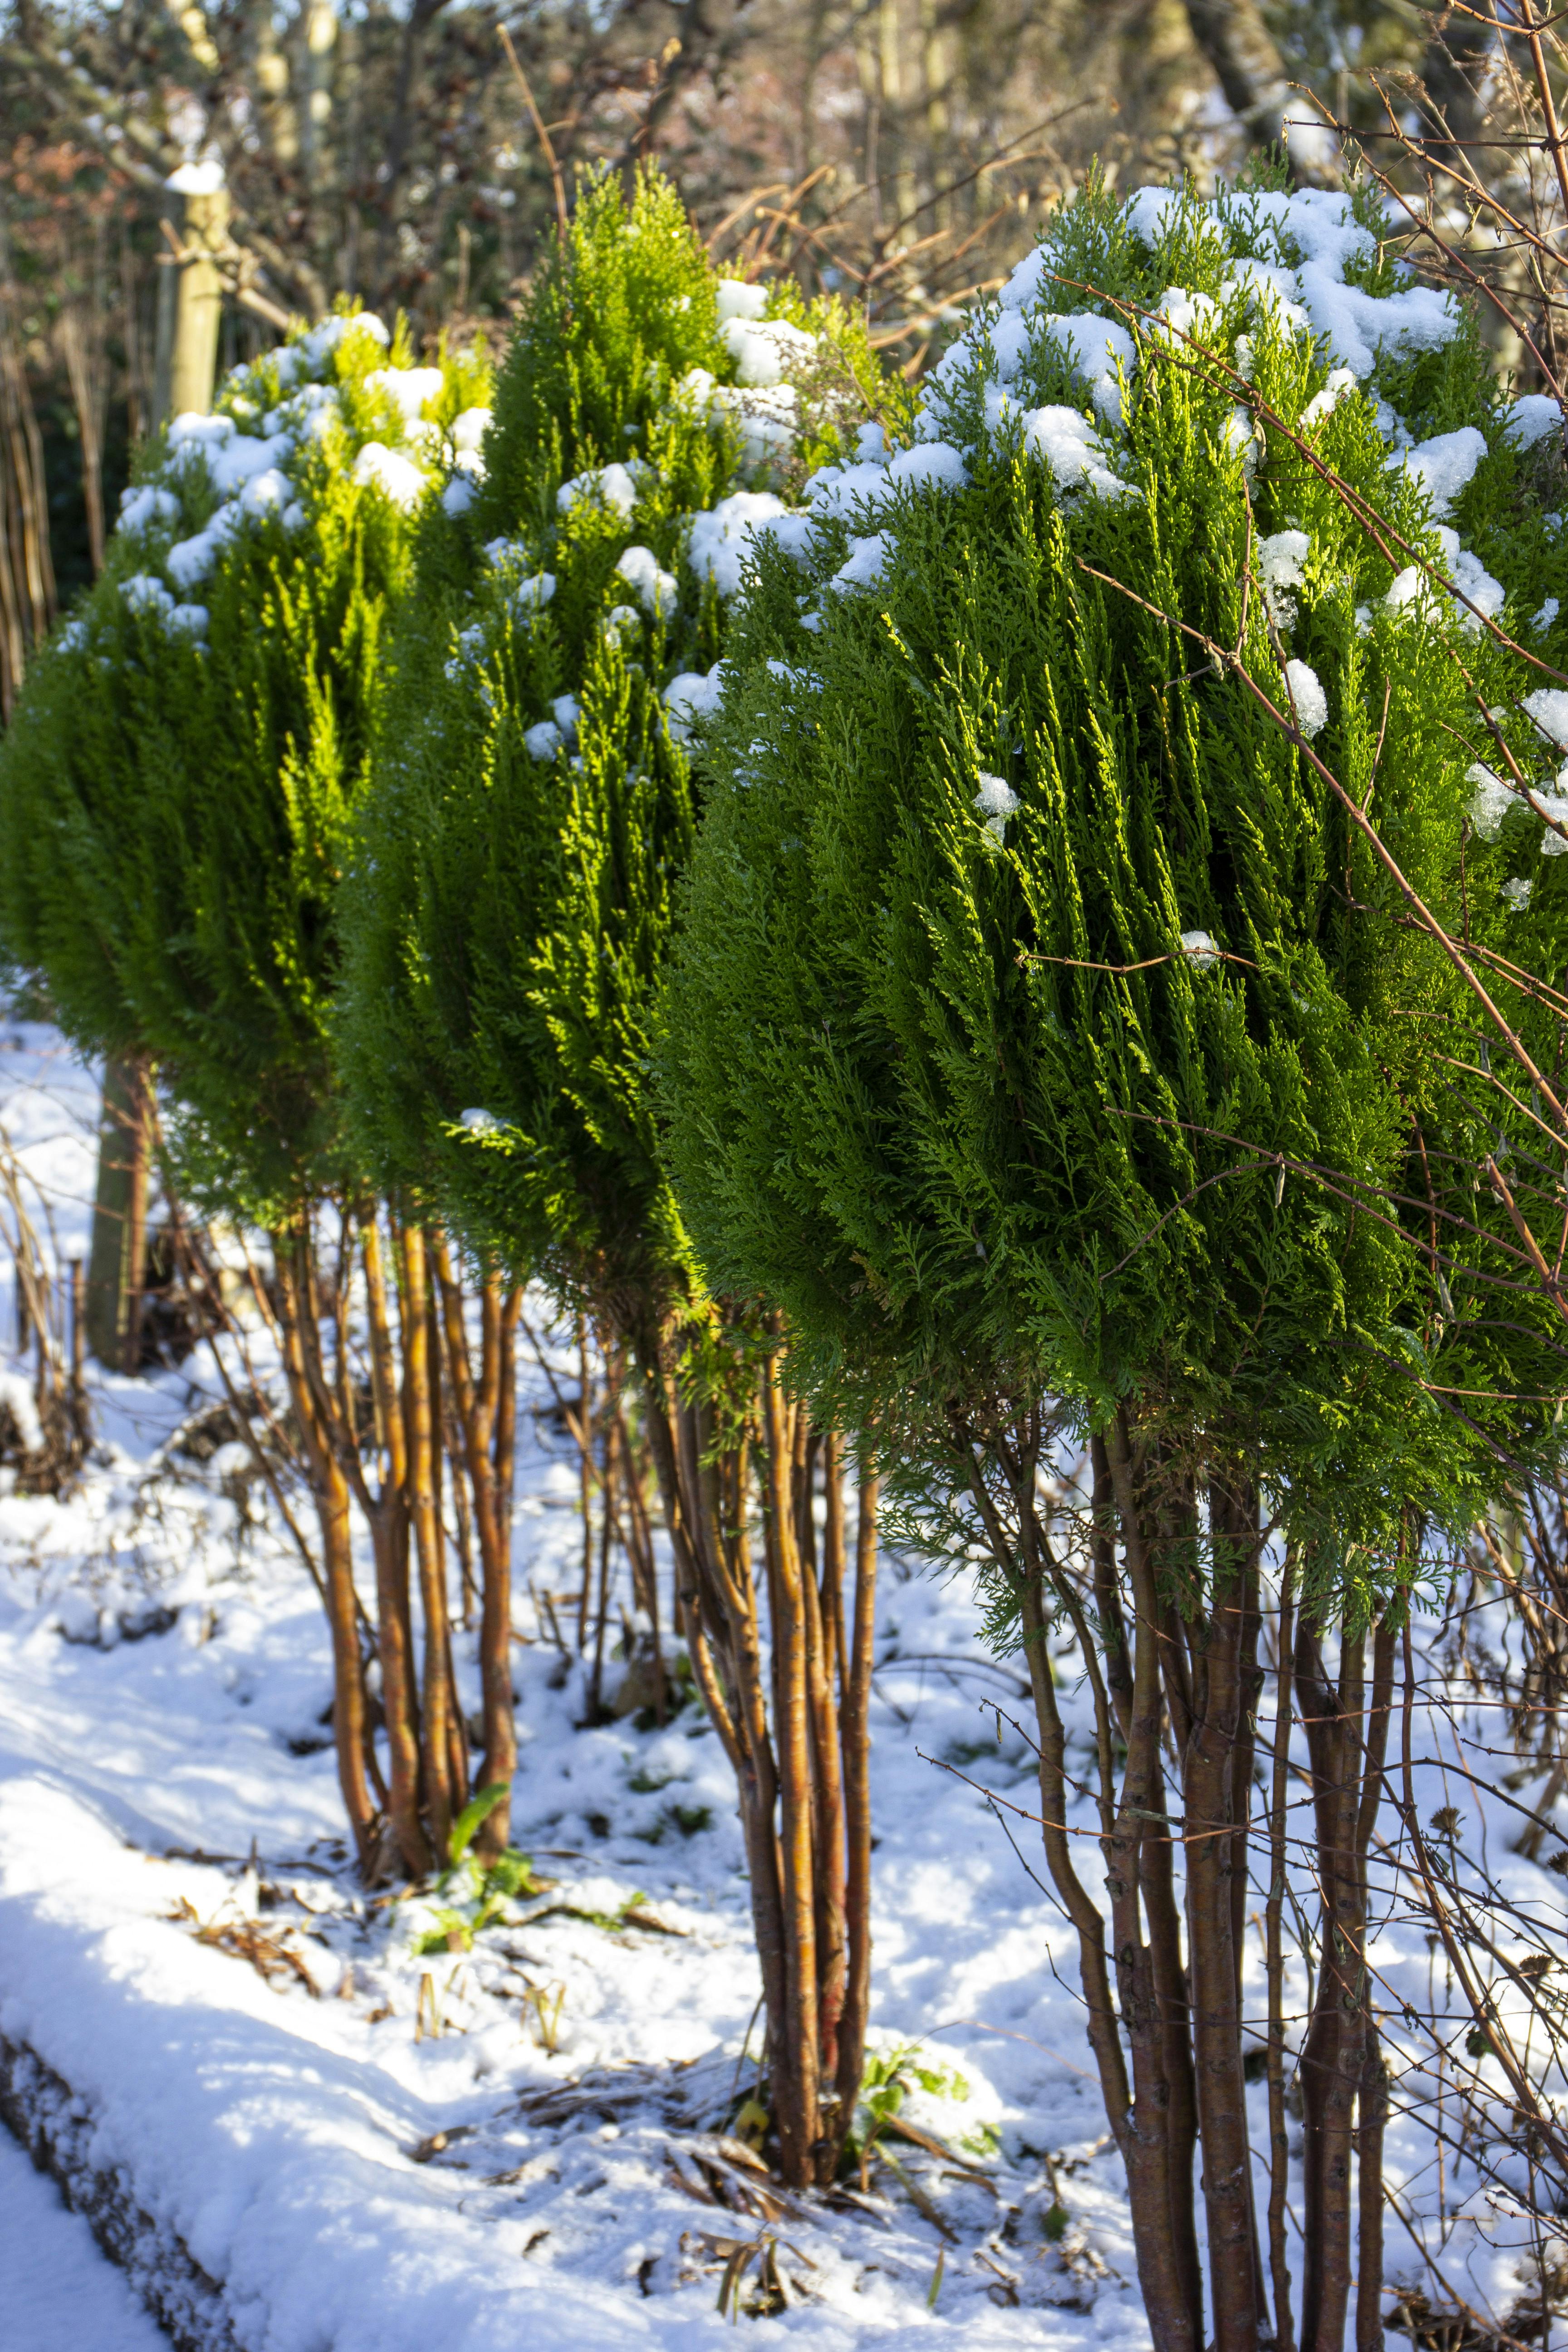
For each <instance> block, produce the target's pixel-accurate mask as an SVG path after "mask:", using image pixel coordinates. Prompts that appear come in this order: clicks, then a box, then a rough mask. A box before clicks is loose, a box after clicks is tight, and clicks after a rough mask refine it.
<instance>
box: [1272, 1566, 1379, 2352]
mask: <svg viewBox="0 0 1568 2352" xmlns="http://www.w3.org/2000/svg"><path fill="white" fill-rule="evenodd" d="M1294 1615H1295V1561H1294V1558H1293V1556H1292V1555H1290V1554H1289V1553H1288V1554H1287V1556H1286V1560H1285V1573H1284V1576H1283V1578H1282V1579H1281V1580H1280V1586H1279V1667H1278V1671H1277V1674H1276V1676H1275V1683H1274V1694H1275V1696H1274V1769H1273V1776H1272V1783H1271V1788H1270V1792H1269V1809H1268V1906H1267V1916H1266V1921H1265V1930H1264V1932H1265V1935H1266V1937H1267V1939H1268V2267H1269V2274H1270V2277H1271V2279H1272V2282H1273V2287H1274V2328H1275V2340H1276V2342H1277V2344H1278V2346H1279V2352H1294V2343H1293V2333H1292V2326H1291V2316H1290V2265H1289V2258H1288V2254H1287V2249H1286V2238H1285V2206H1286V2199H1287V2196H1288V2194H1289V2184H1290V2137H1289V2132H1288V2130H1287V2129H1286V2125H1285V1947H1284V1925H1285V1868H1286V1853H1287V1846H1286V1832H1287V1827H1288V1822H1289V1799H1290V1700H1291V1669H1292V1666H1293V1664H1294V1656H1293V1651H1292V1643H1293V1641H1294V1632H1295V1627H1294ZM1379 2193H1380V2195H1381V2189H1380V2192H1379Z"/></svg>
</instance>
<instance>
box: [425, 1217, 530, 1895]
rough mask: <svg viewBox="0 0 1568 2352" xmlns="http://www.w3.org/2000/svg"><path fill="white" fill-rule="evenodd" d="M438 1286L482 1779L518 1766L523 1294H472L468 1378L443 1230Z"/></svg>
mask: <svg viewBox="0 0 1568 2352" xmlns="http://www.w3.org/2000/svg"><path fill="white" fill-rule="evenodd" d="M434 1256H435V1263H436V1277H437V1289H438V1291H439V1293H440V1299H441V1309H442V1317H443V1321H444V1324H445V1328H446V1333H447V1370H448V1378H449V1380H450V1381H451V1384H452V1391H453V1409H454V1411H455V1412H456V1415H457V1420H458V1427H459V1429H460V1430H461V1433H462V1443H463V1450H464V1461H465V1463H466V1465H467V1469H468V1487H469V1491H470V1493H471V1494H472V1496H473V1506H474V1525H475V1528H476V1530H477V1533H478V1536H479V1569H480V1577H481V1583H482V1594H481V1602H480V1616H479V1685H480V1691H481V1706H482V1713H483V1728H484V1757H483V1760H482V1762H481V1764H480V1766H479V1777H480V1780H481V1783H482V1785H483V1786H484V1787H486V1788H490V1787H493V1786H494V1785H495V1783H496V1782H497V1781H501V1780H504V1781H506V1782H508V1783H509V1784H510V1780H511V1779H512V1776H513V1774H514V1772H515V1771H516V1769H517V1723H516V1717H515V1715H514V1711H513V1705H512V1695H511V1489H512V1458H513V1447H514V1444H515V1430H516V1416H517V1403H516V1398H517V1372H516V1362H517V1319H518V1316H519V1313H520V1312H521V1305H522V1295H521V1292H520V1291H517V1290H512V1291H510V1292H507V1293H506V1294H504V1295H503V1293H502V1291H501V1288H500V1284H499V1282H497V1281H496V1280H495V1278H494V1277H493V1276H491V1277H490V1279H489V1280H488V1281H487V1282H486V1284H485V1286H484V1290H483V1293H482V1295H481V1302H480V1315H481V1340H480V1362H479V1381H478V1383H477V1384H476V1382H475V1380H474V1377H473V1370H472V1366H471V1364H470V1362H469V1358H468V1333H467V1331H466V1329H465V1328H464V1323H463V1294H462V1290H461V1287H460V1286H459V1285H458V1280H457V1278H456V1276H455V1274H454V1272H453V1268H452V1262H451V1256H450V1254H449V1252H448V1250H447V1244H446V1242H445V1240H443V1239H441V1238H439V1237H437V1240H436V1243H435V1247H434ZM510 1822H511V1802H510V1796H509V1797H508V1798H505V1799H503V1800H502V1801H501V1802H500V1804H499V1805H497V1807H496V1809H495V1811H493V1812H492V1813H491V1814H490V1815H489V1819H488V1820H487V1821H486V1822H485V1823H484V1824H483V1826H482V1828H481V1829H480V1831H479V1837H478V1839H477V1840H476V1844H477V1846H478V1850H479V1853H480V1854H481V1855H484V1856H487V1857H489V1858H490V1859H492V1860H493V1859H494V1857H495V1855H496V1854H498V1853H500V1852H501V1851H502V1850H503V1849H504V1847H505V1846H506V1844H507V1843H508V1841H509V1839H510V1834H511V1830H510Z"/></svg>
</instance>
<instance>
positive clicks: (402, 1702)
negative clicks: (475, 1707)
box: [363, 1217, 430, 1878]
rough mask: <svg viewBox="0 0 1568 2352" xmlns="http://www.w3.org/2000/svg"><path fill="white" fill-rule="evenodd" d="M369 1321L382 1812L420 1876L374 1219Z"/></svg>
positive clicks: (406, 1617) (367, 1502) (404, 1470)
mask: <svg viewBox="0 0 1568 2352" xmlns="http://www.w3.org/2000/svg"><path fill="white" fill-rule="evenodd" d="M363 1252H364V1274H365V1294H366V1301H367V1305H368V1308H369V1320H370V1355H371V1380H372V1383H373V1386H374V1391H375V1403H376V1417H377V1421H378V1423H379V1425H380V1431H381V1438H382V1444H383V1447H384V1452H385V1456H386V1475H385V1476H384V1479H383V1481H382V1484H381V1490H380V1494H379V1496H377V1497H376V1498H374V1500H373V1499H372V1498H371V1496H369V1494H368V1492H367V1493H366V1494H365V1496H363V1507H364V1508H365V1513H366V1517H368V1518H369V1521H370V1532H371V1543H372V1547H373V1549H374V1555H375V1596H376V1615H377V1621H378V1624H377V1647H378V1650H379V1652H380V1657H381V1705H382V1713H383V1715H384V1717H385V1722H386V1746H387V1767H388V1769H387V1811H388V1813H389V1814H390V1816H391V1821H392V1826H393V1831H394V1832H395V1836H396V1839H397V1844H398V1850H399V1852H400V1853H401V1854H402V1856H403V1864H404V1867H405V1870H407V1871H408V1873H409V1874H410V1875H411V1876H412V1877H416V1878H422V1877H423V1876H424V1875H425V1874H426V1871H427V1870H428V1869H429V1867H430V1846H429V1842H428V1840H427V1839H426V1835H425V1829H424V1824H423V1822H422V1821H421V1819H420V1803H419V1799H420V1789H419V1703H418V1696H417V1693H416V1688H415V1681H414V1631H413V1624H412V1620H411V1612H410V1608H409V1594H408V1502H407V1496H408V1454H407V1447H406V1445H405V1442H404V1422H403V1413H402V1411H401V1406H400V1401H399V1398H398V1394H397V1381H396V1360H395V1350H394V1347H393V1340H392V1322H391V1318H390V1316H389V1314H388V1311H387V1297H386V1277H385V1271H384V1266H383V1264H382V1254H381V1235H380V1233H379V1231H378V1229H377V1225H376V1223H375V1220H374V1217H372V1218H369V1219H367V1221H366V1223H365V1226H364V1234H363Z"/></svg>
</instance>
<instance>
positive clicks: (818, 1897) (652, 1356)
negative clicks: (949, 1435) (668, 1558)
mask: <svg viewBox="0 0 1568 2352" xmlns="http://www.w3.org/2000/svg"><path fill="white" fill-rule="evenodd" d="M631 1338H632V1342H633V1347H634V1353H635V1354H636V1356H637V1360H639V1361H640V1362H641V1364H642V1366H643V1369H644V1379H645V1415H644V1421H645V1428H646V1431H647V1443H648V1451H649V1454H651V1456H652V1459H653V1464H654V1469H655V1473H656V1475H657V1478H658V1487H659V1492H660V1497H661V1500H662V1503H663V1506H664V1510H665V1516H666V1521H667V1524H668V1528H669V1531H670V1538H671V1542H672V1546H673V1549H674V1552H675V1560H676V1595H677V1608H678V1619H679V1622H680V1624H681V1626H682V1628H683V1630H684V1632H685V1635H686V1640H687V1643H688V1647H689V1652H690V1657H691V1664H692V1670H693V1673H694V1675H695V1676H696V1679H697V1683H698V1686H699V1688H700V1691H701V1693H702V1696H703V1700H704V1703H705V1705H706V1706H707V1707H708V1710H709V1713H710V1717H711V1718H712V1720H713V1723H714V1726H715V1728H716V1729H717V1731H718V1733H719V1737H720V1738H721V1742H722V1744H723V1747H724V1750H725V1753H726V1755H727V1756H728V1757H729V1759H730V1762H731V1767H732V1769H733V1770H734V1773H735V1779H736V1786H737V1792H738V1795H739V1800H740V1815H741V1824H742V1835H743V1837H744V1840H745V1845H746V1856H747V1864H748V1870H749V1875H750V1879H751V1892H752V1926H753V1930H754V1933H755V1937H756V1944H757V1958H758V1964H759V1967H760V1969H761V1972H762V1979H763V2002H764V2006H765V2009H766V2012H767V2049H768V2083H769V2093H770V2100H771V2105H772V2111H773V2126H774V2128H775V2130H776V2133H777V2137H778V2147H779V2158H778V2162H779V2170H780V2172H781V2173H782V2175H783V2176H784V2179H786V2180H787V2181H789V2182H790V2183H791V2184H792V2185H795V2186H798V2187H808V2186H810V2185H811V2184H812V2183H814V2182H816V2183H817V2184H826V2182H828V2181H830V2180H831V2179H832V2178H833V2177H834V2174H835V2172H836V2171H837V2165H838V2160H839V2158H840V2155H841V2153H842V2150H843V2146H844V2139H845V2135H846V2133H847V2130H848V2128H849V2126H850V2124H851V2123H852V2121H853V2117H854V2107H855V2100H856V2097H857V2095H858V2091H859V2087H860V2081H861V2075H862V2072H863V2066H864V2045H865V2030H866V2016H867V2009H868V1988H869V1971H870V1923H869V1910H870V1903H869V1878H870V1797H869V1781H868V1730H867V1707H868V1698H869V1689H870V1672H871V1635H872V1616H871V1612H872V1605H873V1601H874V1596H875V1565H876V1489H875V1486H874V1483H873V1482H871V1481H870V1480H866V1481H865V1482H864V1483H863V1485H862V1488H861V1496H860V1517H859V1527H858V1537H857V1545H856V1566H857V1574H856V1591H855V1594H854V1599H853V1606H852V1610H851V1612H850V1622H851V1623H852V1626H853V1636H852V1640H853V1648H852V1651H851V1654H850V1655H849V1657H848V1658H846V1655H845V1647H846V1640H847V1631H846V1626H845V1608H844V1595H843V1583H844V1577H845V1572H846V1568H847V1560H846V1558H845V1538H844V1527H843V1514H842V1509H841V1507H840V1506H838V1505H837V1504H835V1502H834V1499H833V1496H832V1492H831V1485H832V1480H833V1478H835V1477H837V1475H839V1471H838V1466H837V1465H838V1464H839V1461H840V1459H841V1456H840V1453H839V1448H838V1446H837V1441H835V1440H828V1441H826V1444H825V1443H824V1441H823V1440H822V1439H821V1438H820V1436H818V1435H816V1434H815V1433H813V1432H812V1430H811V1428H810V1425H809V1422H808V1419H807V1416H806V1413H805V1408H804V1406H801V1405H798V1404H795V1403H792V1402H789V1401H788V1400H787V1399H786V1397H785V1395H784V1387H783V1381H782V1376H781V1370H780V1360H779V1356H778V1354H777V1352H776V1351H775V1353H774V1355H773V1357H772V1358H771V1359H770V1360H769V1362H768V1364H767V1366H766V1368H765V1370H764V1371H763V1374H762V1376H761V1378H760V1380H759V1381H757V1383H756V1387H755V1389H754V1391H751V1393H750V1395H749V1396H748V1395H747V1394H746V1393H744V1392H742V1391H741V1390H740V1389H739V1387H737V1389H736V1391H735V1392H734V1393H732V1394H731V1395H729V1396H727V1397H725V1398H724V1399H723V1401H722V1404H721V1405H720V1404H717V1403H714V1402H709V1401H707V1399H705V1398H703V1397H701V1396H698V1397H694V1398H693V1397H687V1398H681V1397H680V1396H679V1393H678V1382H677V1381H676V1379H675V1377H674V1368H673V1367H672V1366H671V1365H669V1364H668V1363H664V1362H661V1361H660V1360H659V1359H658V1352H657V1349H658V1342H657V1341H650V1339H648V1337H647V1335H646V1334H644V1335H636V1334H634V1335H631ZM650 1360H651V1361H650ZM735 1364H736V1377H737V1381H742V1380H746V1381H749V1380H750V1379H751V1377H752V1376H751V1375H749V1374H748V1373H746V1371H745V1370H744V1368H743V1364H744V1360H743V1358H742V1356H741V1355H740V1354H739V1353H738V1354H737V1356H736V1359H735ZM753 1433H756V1435H757V1436H759V1437H760V1440H761V1442H760V1444H754V1443H753ZM818 1460H825V1461H826V1464H827V1465H829V1467H828V1478H829V1496H828V1507H827V1512H826V1528H825V1530H824V1538H823V1546H822V1566H821V1577H820V1580H818V1577H817V1574H816V1528H815V1519H814V1487H815V1483H816V1470H815V1465H816V1462H817V1461H818ZM753 1477H755V1478H756V1479H757V1482H758V1486H759V1495H760V1501H761V1505H762V1508H761V1513H760V1525H761V1530H762V1536H763V1557H762V1562H761V1566H762V1570H763V1582H765V1585H766V1589H767V1593H768V1613H769V1630H770V1634H771V1646H772V1671H771V1674H770V1673H769V1671H768V1670H767V1668H766V1667H765V1666H764V1664H763V1643H762V1629H761V1622H760V1609H759V1596H758V1591H757V1580H756V1578H755V1577H754V1575H753V1565H752V1544H751V1537H750V1531H749V1524H748V1522H749V1514H750V1510H751V1487H752V1479H753ZM770 1701H771V1705H770Z"/></svg>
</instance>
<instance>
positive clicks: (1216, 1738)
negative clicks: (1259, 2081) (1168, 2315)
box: [1182, 1480, 1260, 2352]
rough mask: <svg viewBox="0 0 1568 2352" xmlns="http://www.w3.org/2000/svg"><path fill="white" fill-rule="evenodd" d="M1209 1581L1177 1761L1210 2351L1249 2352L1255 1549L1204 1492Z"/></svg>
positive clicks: (1240, 1504) (1253, 2283) (1249, 1514)
mask: <svg viewBox="0 0 1568 2352" xmlns="http://www.w3.org/2000/svg"><path fill="white" fill-rule="evenodd" d="M1209 1507H1210V1515H1211V1519H1210V1528H1211V1545H1212V1551H1213V1568H1212V1578H1211V1584H1210V1591H1209V1605H1208V1611H1207V1621H1206V1622H1205V1624H1204V1626H1203V1628H1202V1644H1201V1648H1200V1649H1199V1650H1198V1652H1197V1654H1196V1657H1195V1660H1194V1721H1193V1727H1192V1731H1191V1733H1190V1735H1189V1737H1188V1739H1187V1741H1186V1744H1185V1750H1184V1756H1183V1759H1182V1763H1183V1773H1182V1778H1183V1790H1184V1811H1185V1815H1186V1866H1187V1943H1188V1951H1189V1955H1190V1958H1191V1964H1192V1997H1193V2056H1194V2074H1195V2079H1196V2084H1197V2104H1198V2128H1199V2133H1200V2136H1201V2138H1202V2142H1203V2186H1204V2204H1205V2213H1206V2218H1207V2224H1208V2251H1209V2292H1210V2294H1211V2296H1212V2298H1213V2305H1214V2345H1215V2352H1257V2347H1258V2336H1259V2332H1260V2331H1259V2326H1258V2287H1257V2279H1256V2276H1255V2273H1254V2256H1253V2241H1254V2231H1253V2224H1252V2149H1251V2142H1250V2139H1249V2137H1248V2135H1247V2085H1246V2079H1245V2076H1244V2074H1243V2073H1242V2057H1241V2003H1240V1989H1239V1988H1240V1966H1239V1955H1238V1954H1237V1948H1236V1937H1235V1919H1236V1913H1237V1903H1236V1900H1235V1896H1234V1892H1233V1887H1234V1879H1235V1874H1236V1869H1237V1834H1236V1831H1237V1817H1238V1813H1239V1811H1240V1806H1239V1805H1238V1802H1237V1798H1238V1791H1237V1787H1236V1778H1235V1775H1236V1769H1237V1744H1238V1740H1239V1737H1240V1733H1241V1725H1242V1715H1243V1701H1244V1678H1243V1667H1242V1647H1243V1628H1244V1622H1245V1616H1246V1607H1245V1601H1244V1593H1245V1590H1246V1585H1247V1579H1248V1576H1249V1574H1250V1572H1251V1570H1252V1567H1253V1562H1252V1559H1250V1558H1247V1557H1246V1554H1247V1553H1248V1552H1249V1551H1250V1550H1251V1549H1252V1548H1253V1547H1254V1546H1255V1545H1256V1540H1257V1538H1256V1510H1255V1508H1249V1504H1248V1498H1247V1497H1245V1496H1243V1495H1242V1494H1241V1493H1239V1492H1234V1491H1232V1490H1231V1489H1230V1488H1229V1487H1228V1486H1226V1484H1225V1483H1224V1482H1221V1481H1217V1480H1216V1481H1215V1482H1214V1483H1213V1484H1211V1486H1210V1489H1209Z"/></svg>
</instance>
